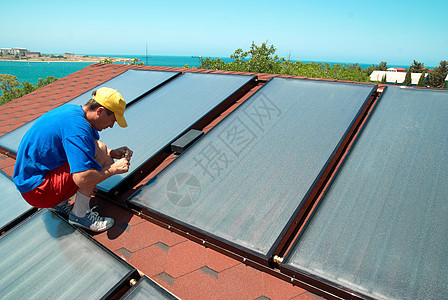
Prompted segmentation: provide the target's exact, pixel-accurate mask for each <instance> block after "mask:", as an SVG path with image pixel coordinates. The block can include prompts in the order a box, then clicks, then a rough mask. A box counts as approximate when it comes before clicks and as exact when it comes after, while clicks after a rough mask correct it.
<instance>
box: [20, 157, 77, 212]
mask: <svg viewBox="0 0 448 300" xmlns="http://www.w3.org/2000/svg"><path fill="white" fill-rule="evenodd" d="M77 190H78V186H77V185H76V184H75V182H74V181H73V178H72V174H70V166H69V165H68V163H65V164H63V165H62V166H60V167H58V168H56V169H54V170H52V171H50V172H49V173H48V174H47V176H45V179H44V181H43V182H42V183H41V184H40V185H39V186H38V187H36V188H35V189H33V190H31V191H29V192H27V193H24V194H22V197H23V198H24V199H25V200H26V202H28V203H29V204H30V205H32V206H34V207H38V208H48V207H53V206H56V205H58V204H59V203H61V202H63V201H65V200H67V199H69V198H70V197H71V196H73V195H74V194H75V193H76V191H77Z"/></svg>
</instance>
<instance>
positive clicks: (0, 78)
mask: <svg viewBox="0 0 448 300" xmlns="http://www.w3.org/2000/svg"><path fill="white" fill-rule="evenodd" d="M56 80H57V78H55V77H53V76H48V77H47V78H45V79H42V78H39V80H38V82H37V84H36V85H33V84H31V83H29V82H27V81H22V86H23V87H22V88H20V83H19V82H18V80H17V77H16V76H13V75H10V74H0V89H1V90H2V95H1V96H0V105H1V104H5V103H7V102H9V101H12V100H14V99H17V98H20V97H22V96H25V95H26V94H29V93H31V92H34V91H35V90H38V89H39V88H41V87H44V86H46V85H48V84H50V83H52V82H55V81H56Z"/></svg>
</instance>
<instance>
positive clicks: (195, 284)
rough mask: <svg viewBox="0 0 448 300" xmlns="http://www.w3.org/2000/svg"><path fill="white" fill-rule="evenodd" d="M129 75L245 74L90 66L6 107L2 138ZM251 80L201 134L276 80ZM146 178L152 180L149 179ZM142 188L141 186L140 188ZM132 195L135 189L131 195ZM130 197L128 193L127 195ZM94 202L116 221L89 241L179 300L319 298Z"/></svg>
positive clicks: (6, 164) (0, 117)
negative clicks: (140, 72) (134, 71)
mask: <svg viewBox="0 0 448 300" xmlns="http://www.w3.org/2000/svg"><path fill="white" fill-rule="evenodd" d="M128 69H144V70H163V71H181V72H207V73H222V74H247V73H239V72H229V71H213V70H197V69H185V68H170V67H154V66H129V65H114V64H93V65H90V66H88V67H86V68H84V69H82V70H80V71H78V72H75V73H73V74H71V75H69V76H67V77H65V78H62V79H59V80H57V81H56V82H54V83H52V84H50V85H48V86H45V87H43V88H41V89H39V90H37V91H35V92H33V93H30V94H28V95H25V96H23V97H22V98H20V99H16V100H14V101H11V102H9V103H6V104H4V105H3V106H2V107H1V111H0V136H2V135H4V134H6V133H8V132H11V131H12V130H14V129H16V128H18V127H20V126H22V125H23V124H25V123H27V122H29V121H31V120H33V119H35V118H37V117H39V116H40V115H42V114H43V113H45V112H47V111H49V110H51V109H52V108H54V107H56V106H59V105H62V104H64V103H66V102H68V101H69V100H71V99H73V98H75V97H77V96H79V95H81V94H83V93H85V92H86V91H88V90H90V89H92V88H94V87H96V86H98V85H100V84H101V83H103V82H105V81H107V80H110V79H112V78H113V77H115V76H117V75H119V74H121V73H123V72H125V71H127V70H128ZM251 75H254V74H251ZM255 75H257V76H258V80H259V82H260V84H259V85H258V86H256V87H254V88H253V89H252V90H251V91H250V92H249V93H248V94H246V95H245V96H244V97H243V98H241V99H240V100H238V101H237V103H236V104H235V105H233V106H232V107H230V108H229V109H228V110H227V111H226V112H225V113H223V114H222V115H221V116H220V117H218V118H217V119H216V120H215V121H213V122H212V123H211V124H209V125H208V126H207V127H206V128H204V131H208V130H209V129H210V128H212V127H213V126H214V125H216V124H217V123H218V122H219V121H220V120H221V119H223V118H224V117H225V116H226V115H227V114H228V113H229V112H230V111H232V110H234V109H235V108H236V107H237V106H238V105H239V104H241V103H242V102H243V101H244V100H246V99H247V98H248V97H249V96H250V95H251V94H253V93H254V92H255V91H256V90H257V89H259V88H260V87H261V85H262V84H263V83H264V82H266V81H267V80H269V79H270V78H271V77H272V76H274V75H270V74H255ZM172 158H173V157H172V156H171V157H168V158H167V159H166V160H165V161H164V163H163V164H162V165H161V166H159V168H157V169H156V170H155V171H154V172H153V173H156V172H158V171H159V170H160V169H162V168H163V166H164V165H166V164H168V163H170V161H171V160H172ZM14 162H15V161H14V159H12V158H10V157H7V156H6V155H3V154H0V169H2V170H3V171H4V172H6V173H7V174H9V175H10V176H12V174H13V169H14ZM150 177H151V174H150V175H149V176H148V177H147V178H150ZM144 182H145V180H143V181H142V183H141V184H143V183H144ZM135 189H136V187H135V188H134V189H133V190H135ZM130 193H132V191H129V193H128V194H130ZM128 194H125V195H123V196H122V198H125V197H126V196H128ZM93 201H94V202H97V203H99V204H100V205H99V207H100V209H99V211H100V212H102V213H103V214H105V215H108V216H112V217H114V218H115V221H116V224H115V225H114V227H113V228H112V229H110V230H109V231H107V232H104V233H101V234H96V235H93V238H95V239H96V240H97V241H98V242H100V243H101V244H103V245H104V246H105V247H107V248H108V249H110V250H111V251H112V252H114V253H116V254H117V255H118V256H120V257H121V258H122V259H124V260H125V261H127V262H128V263H130V264H131V265H133V266H134V267H135V268H136V269H138V270H139V271H140V273H142V274H145V275H147V276H148V277H150V278H152V279H153V280H155V281H156V282H158V283H159V284H161V285H162V286H164V287H165V288H167V289H168V290H170V291H171V292H173V293H174V294H175V295H177V296H178V297H180V298H182V299H236V298H240V299H241V298H243V299H257V298H261V299H263V298H268V299H317V298H320V297H319V296H317V295H315V294H313V293H311V292H309V291H307V290H305V289H302V288H300V287H298V286H296V285H293V284H291V283H290V282H287V281H285V280H283V279H279V278H278V276H276V271H275V270H272V271H270V270H267V267H263V268H254V265H252V266H250V265H248V264H247V262H245V261H244V259H243V258H241V257H238V256H232V255H225V254H223V253H222V252H224V253H225V251H215V250H214V249H212V247H207V246H208V245H202V244H199V243H197V242H195V240H194V239H189V238H187V237H186V236H185V235H181V234H179V232H177V231H176V230H173V229H168V227H166V226H164V225H161V224H160V223H159V222H157V221H155V220H153V221H152V222H150V221H148V220H147V218H145V219H144V218H142V217H140V216H138V215H136V214H134V213H132V212H131V211H130V210H128V209H125V208H123V207H121V206H120V205H118V204H111V203H109V202H107V201H105V200H102V199H101V198H98V197H97V198H95V199H94V200H93ZM227 254H228V253H227ZM255 266H256V265H255ZM267 271H268V272H267Z"/></svg>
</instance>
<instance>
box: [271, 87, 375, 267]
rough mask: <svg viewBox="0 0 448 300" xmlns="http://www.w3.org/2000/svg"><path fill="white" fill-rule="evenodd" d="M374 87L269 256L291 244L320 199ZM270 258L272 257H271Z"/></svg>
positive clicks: (366, 109)
mask: <svg viewBox="0 0 448 300" xmlns="http://www.w3.org/2000/svg"><path fill="white" fill-rule="evenodd" d="M374 87H375V89H374V90H373V91H372V93H371V94H370V95H369V98H368V99H366V102H365V104H364V105H363V107H362V108H361V110H360V112H359V113H358V116H357V118H356V119H355V120H354V122H353V123H352V125H351V126H350V128H349V129H348V130H347V133H346V134H345V136H344V138H343V139H342V141H341V142H340V144H339V146H338V147H337V149H336V150H335V152H334V155H332V157H331V158H330V160H329V161H328V162H327V164H326V167H325V168H324V170H323V171H322V172H321V175H320V176H318V177H317V178H316V182H315V183H314V184H313V187H312V189H311V190H310V191H309V192H308V194H307V196H306V197H305V198H304V199H305V200H304V201H302V203H301V205H299V207H298V209H299V211H298V212H297V213H296V214H295V217H293V219H292V220H291V221H290V222H289V224H290V225H289V226H287V229H286V231H285V233H284V234H283V235H282V238H281V239H280V240H279V241H278V243H277V245H276V247H275V249H274V250H273V252H272V255H271V257H274V256H276V255H277V256H280V257H283V256H284V255H285V253H286V252H287V250H288V249H289V247H290V246H291V244H292V242H293V240H294V239H295V236H296V235H297V233H298V232H299V230H300V229H301V228H302V226H303V224H304V222H305V221H306V219H307V218H308V216H309V214H310V212H311V211H312V210H313V208H314V207H315V204H316V202H317V201H318V200H319V199H320V197H321V195H322V193H323V191H324V190H325V189H326V187H327V186H328V183H329V181H330V180H331V179H332V177H333V176H334V174H335V172H336V171H337V169H338V167H339V166H340V164H341V161H342V160H343V158H344V157H345V156H344V155H345V154H346V153H347V151H348V149H349V147H350V145H351V144H352V143H353V141H354V139H355V138H356V136H357V134H358V133H359V131H360V129H361V125H363V124H364V122H365V120H366V118H367V117H368V115H369V114H370V112H371V110H372V108H373V106H374V104H375V103H376V101H377V98H378V92H377V90H376V89H377V86H374ZM271 259H272V258H271Z"/></svg>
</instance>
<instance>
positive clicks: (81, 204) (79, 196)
mask: <svg viewBox="0 0 448 300" xmlns="http://www.w3.org/2000/svg"><path fill="white" fill-rule="evenodd" d="M88 210H90V197H89V196H86V195H84V194H83V193H81V192H79V191H77V192H76V198H75V204H74V205H73V209H72V213H73V214H74V215H75V216H77V217H84V216H85V215H86V212H87V211H88Z"/></svg>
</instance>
